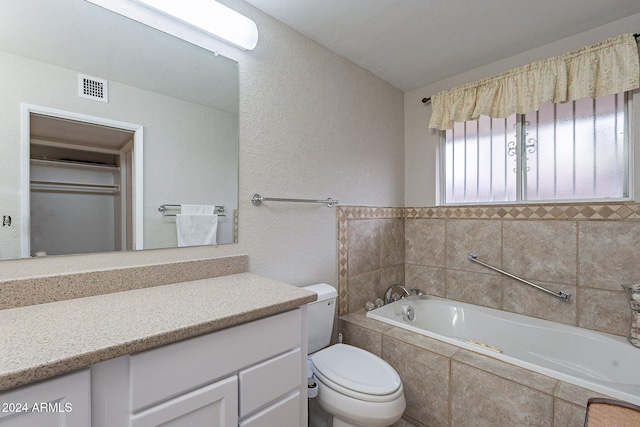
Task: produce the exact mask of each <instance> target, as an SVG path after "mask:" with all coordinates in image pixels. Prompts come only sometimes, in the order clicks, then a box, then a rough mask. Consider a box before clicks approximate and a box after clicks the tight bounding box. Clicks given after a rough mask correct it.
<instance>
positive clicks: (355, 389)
mask: <svg viewBox="0 0 640 427" xmlns="http://www.w3.org/2000/svg"><path fill="white" fill-rule="evenodd" d="M311 362H312V364H311V365H312V370H313V373H314V375H315V376H316V377H317V379H318V380H319V381H321V382H322V383H324V384H325V385H326V386H327V387H330V388H332V389H333V390H335V391H337V392H339V393H341V394H344V395H346V396H350V397H353V398H355V399H359V400H364V401H368V402H389V401H392V400H395V399H397V398H398V397H399V395H402V381H401V380H400V376H399V375H398V373H397V372H396V371H395V370H394V369H393V368H392V367H391V365H389V364H388V363H387V362H385V361H384V360H382V359H381V358H379V357H378V356H376V355H374V354H371V353H369V352H367V351H364V350H362V349H360V348H357V347H353V346H350V345H346V344H336V345H333V346H330V347H327V348H325V349H324V350H321V351H319V352H317V353H314V354H313V355H311Z"/></svg>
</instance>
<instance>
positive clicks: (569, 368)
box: [367, 296, 640, 405]
mask: <svg viewBox="0 0 640 427" xmlns="http://www.w3.org/2000/svg"><path fill="white" fill-rule="evenodd" d="M412 312H413V316H412V315H411V314H412ZM367 317H369V318H373V319H376V320H379V321H381V322H385V323H388V324H390V325H394V326H398V327H400V328H403V329H407V330H410V331H413V332H416V333H419V334H422V335H426V336H428V337H431V338H435V339H437V340H441V341H445V342H447V343H450V344H454V345H456V346H459V347H462V348H466V349H468V350H472V351H476V352H479V353H482V354H485V355H487V356H490V357H494V358H496V359H499V360H502V361H504V362H507V363H510V364H513V365H517V366H520V367H522V368H526V369H529V370H532V371H536V372H538V373H541V374H544V375H547V376H550V377H553V378H556V379H558V380H561V381H566V382H568V383H571V384H574V385H577V386H579V387H584V388H587V389H590V390H593V391H596V392H599V393H602V394H606V395H608V396H611V397H614V398H618V399H622V400H626V401H628V402H631V403H634V404H636V405H640V348H636V347H633V346H632V345H631V344H629V343H628V342H627V341H626V340H625V339H624V338H622V337H618V336H615V335H610V334H605V333H600V332H595V331H591V330H588V329H582V328H578V327H575V326H569V325H564V324H561V323H555V322H550V321H547V320H541V319H536V318H533V317H529V316H523V315H519V314H514V313H509V312H506V311H500V310H494V309H491V308H486V307H481V306H477V305H472V304H466V303H462V302H458V301H452V300H447V299H444V298H438V297H434V296H423V297H418V296H411V297H408V298H405V299H403V300H401V301H397V302H394V303H392V304H388V305H385V306H383V307H380V308H377V309H375V310H372V311H370V312H368V313H367ZM412 317H413V320H410V318H412Z"/></svg>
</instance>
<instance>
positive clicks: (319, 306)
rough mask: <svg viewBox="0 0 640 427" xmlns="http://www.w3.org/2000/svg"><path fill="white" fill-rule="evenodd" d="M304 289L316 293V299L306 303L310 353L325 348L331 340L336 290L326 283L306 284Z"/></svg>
mask: <svg viewBox="0 0 640 427" xmlns="http://www.w3.org/2000/svg"><path fill="white" fill-rule="evenodd" d="M304 289H306V290H308V291H312V292H315V293H316V294H318V299H317V300H316V301H314V302H311V303H309V304H308V305H307V327H308V334H309V350H308V351H309V354H311V353H314V352H316V351H318V350H320V349H322V348H325V347H326V346H328V345H329V343H330V342H331V333H332V332H333V318H334V315H335V311H336V299H337V297H338V292H337V291H336V289H335V288H334V287H333V286H331V285H327V284H326V283H320V284H318V285H312V286H307V287H305V288H304Z"/></svg>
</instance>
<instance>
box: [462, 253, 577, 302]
mask: <svg viewBox="0 0 640 427" xmlns="http://www.w3.org/2000/svg"><path fill="white" fill-rule="evenodd" d="M467 259H468V260H469V261H472V262H476V263H478V264H480V265H482V266H484V267H487V268H490V269H491V270H493V271H497V272H498V273H501V274H504V275H505V276H509V277H511V278H512V279H515V280H518V281H520V282H522V283H525V284H527V285H529V286H533V287H534V288H536V289H539V290H541V291H543V292H546V293H548V294H551V295H553V296H554V297H556V298H558V299H560V300H562V301H564V302H569V299H570V298H571V294H569V293H567V292H564V291H560V292H558V293H555V292H553V291H551V290H549V289H547V288H543V287H542V286H540V285H536V284H535V283H533V282H530V281H528V280H525V279H523V278H522V277H518V276H516V275H514V274H511V273H509V272H507V271H504V270H501V269H499V268H498V267H494V266H492V265H489V264H487V263H484V262H482V261H478V257H477V256H476V255H474V254H469V255H468V256H467Z"/></svg>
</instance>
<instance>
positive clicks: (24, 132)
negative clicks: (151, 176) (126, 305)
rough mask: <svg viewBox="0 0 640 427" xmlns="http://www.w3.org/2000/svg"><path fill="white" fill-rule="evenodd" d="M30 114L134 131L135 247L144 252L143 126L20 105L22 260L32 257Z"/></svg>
mask: <svg viewBox="0 0 640 427" xmlns="http://www.w3.org/2000/svg"><path fill="white" fill-rule="evenodd" d="M31 114H38V115H41V116H49V117H55V118H59V119H67V120H73V121H77V122H83V123H87V124H93V125H100V126H108V127H112V128H117V129H121V130H125V131H129V132H133V174H132V175H133V194H132V201H133V203H132V204H133V206H132V211H133V221H132V222H133V230H132V232H133V233H132V234H133V248H134V249H142V248H143V241H144V233H143V223H142V222H143V209H142V201H143V167H142V165H143V162H142V157H143V156H142V154H143V151H142V148H143V126H142V125H138V124H134V123H127V122H121V121H117V120H111V119H106V118H104V117H97V116H90V115H87V114H80V113H75V112H72V111H64V110H59V109H55V108H49V107H43V106H40V105H33V104H26V103H21V104H20V162H21V165H20V184H21V185H20V186H21V194H20V240H21V255H22V257H23V258H29V257H31V238H30V233H31V214H30V209H31V202H30V197H31V196H30V194H31V190H30V187H31V184H30V177H31V171H30V168H31V166H30V162H29V160H30V155H31V149H30V145H31Z"/></svg>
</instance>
